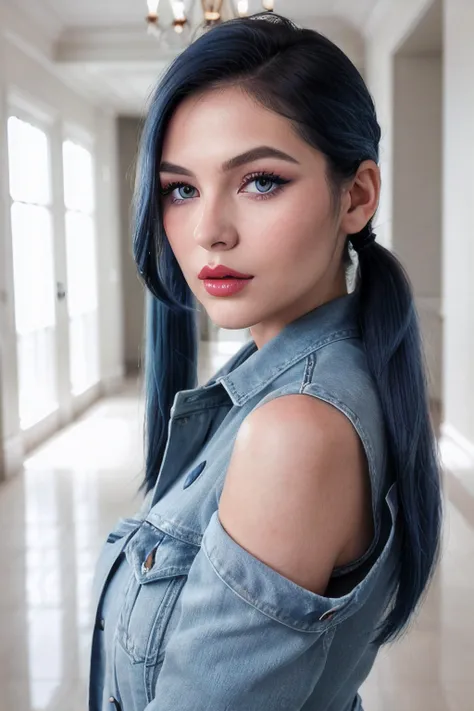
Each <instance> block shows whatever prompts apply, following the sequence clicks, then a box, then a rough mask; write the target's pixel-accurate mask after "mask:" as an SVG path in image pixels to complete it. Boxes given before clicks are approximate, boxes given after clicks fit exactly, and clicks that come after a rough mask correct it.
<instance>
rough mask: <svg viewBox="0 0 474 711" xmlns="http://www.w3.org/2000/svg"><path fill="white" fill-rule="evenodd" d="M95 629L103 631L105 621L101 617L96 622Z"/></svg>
mask: <svg viewBox="0 0 474 711" xmlns="http://www.w3.org/2000/svg"><path fill="white" fill-rule="evenodd" d="M97 627H98V629H100V630H102V631H103V630H104V629H105V620H104V618H103V617H101V618H100V620H99V621H98V622H97Z"/></svg>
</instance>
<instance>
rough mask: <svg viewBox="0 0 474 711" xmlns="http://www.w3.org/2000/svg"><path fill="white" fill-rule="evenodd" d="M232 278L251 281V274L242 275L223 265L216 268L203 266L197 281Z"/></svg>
mask: <svg viewBox="0 0 474 711" xmlns="http://www.w3.org/2000/svg"><path fill="white" fill-rule="evenodd" d="M227 276H228V277H233V278H236V279H252V275H251V274H242V273H241V272H237V271H236V270H235V269H231V268H230V267H226V266H225V265H224V264H219V266H217V267H214V268H212V267H208V266H205V267H203V268H202V269H201V271H200V272H199V274H198V279H222V278H223V277H227Z"/></svg>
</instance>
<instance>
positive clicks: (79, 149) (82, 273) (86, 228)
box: [63, 140, 99, 395]
mask: <svg viewBox="0 0 474 711" xmlns="http://www.w3.org/2000/svg"><path fill="white" fill-rule="evenodd" d="M63 162H64V204H65V209H66V257H67V281H68V313H69V335H70V373H71V385H72V392H73V393H74V394H75V395H78V394H80V393H82V392H84V391H85V390H87V389H88V388H90V387H91V386H92V385H94V384H95V383H96V382H98V380H99V349H98V300H97V250H96V236H95V220H94V217H95V216H94V211H95V200H94V166H93V159H92V154H91V153H90V151H88V150H87V149H86V148H84V147H83V146H81V145H79V144H77V143H74V142H73V141H70V140H67V141H65V142H64V144H63Z"/></svg>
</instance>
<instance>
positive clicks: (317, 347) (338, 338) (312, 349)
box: [223, 328, 360, 406]
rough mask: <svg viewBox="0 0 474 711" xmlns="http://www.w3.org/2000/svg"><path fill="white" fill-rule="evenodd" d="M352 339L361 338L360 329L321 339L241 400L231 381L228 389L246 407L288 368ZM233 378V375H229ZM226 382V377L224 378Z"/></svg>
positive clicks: (339, 332) (269, 375)
mask: <svg viewBox="0 0 474 711" xmlns="http://www.w3.org/2000/svg"><path fill="white" fill-rule="evenodd" d="M351 338H360V335H359V331H358V329H354V328H351V329H344V330H343V331H337V332H336V333H333V334H332V335H331V336H327V337H326V338H324V339H321V340H320V341H318V342H317V343H316V344H314V343H313V344H311V345H310V346H308V347H307V348H306V349H305V350H304V351H302V352H300V353H298V354H297V355H295V356H294V357H293V358H291V359H290V360H288V361H286V362H285V363H284V364H283V365H281V364H280V365H279V366H278V367H277V368H274V369H273V370H272V371H270V373H269V374H268V377H267V378H266V379H265V380H261V381H260V382H259V384H258V385H257V386H256V387H254V389H253V390H250V391H248V392H246V393H245V395H244V396H243V397H241V398H239V394H238V392H237V390H236V389H235V387H234V385H233V383H232V382H231V380H229V381H227V380H226V387H228V388H229V390H230V391H231V393H232V395H233V396H234V398H235V400H236V404H237V405H239V406H241V405H244V404H245V403H246V402H247V401H248V400H249V399H250V398H251V397H253V396H254V395H255V394H256V393H258V392H260V391H261V390H263V388H264V387H266V386H267V385H268V384H269V383H271V382H272V381H273V380H275V378H276V377H277V376H278V375H280V374H281V373H283V372H284V371H285V370H288V368H291V366H292V365H295V363H298V362H299V361H300V360H302V359H303V358H306V357H307V355H309V354H310V353H315V352H316V351H318V350H320V349H321V348H324V347H326V346H328V345H330V344H332V343H336V342H337V341H345V340H349V339H351ZM229 375H230V376H232V373H230V374H229ZM223 380H225V376H224V378H223ZM239 399H240V402H239Z"/></svg>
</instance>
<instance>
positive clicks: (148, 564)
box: [142, 548, 156, 573]
mask: <svg viewBox="0 0 474 711" xmlns="http://www.w3.org/2000/svg"><path fill="white" fill-rule="evenodd" d="M155 558H156V548H153V550H152V551H151V552H150V553H148V555H147V557H146V559H145V562H144V563H143V564H142V573H149V572H150V570H151V569H152V568H153V566H154V565H155Z"/></svg>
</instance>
